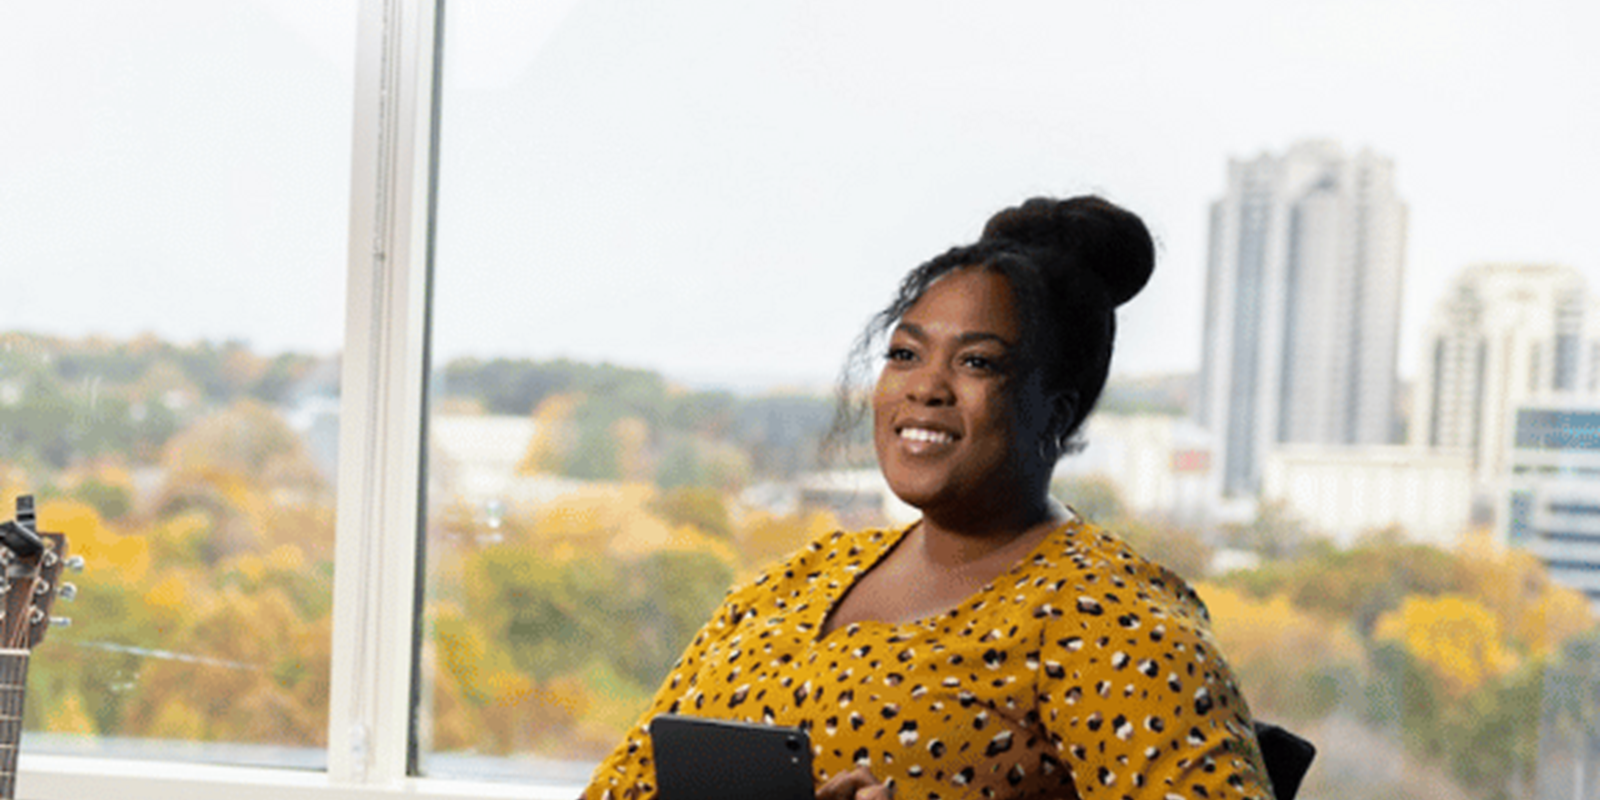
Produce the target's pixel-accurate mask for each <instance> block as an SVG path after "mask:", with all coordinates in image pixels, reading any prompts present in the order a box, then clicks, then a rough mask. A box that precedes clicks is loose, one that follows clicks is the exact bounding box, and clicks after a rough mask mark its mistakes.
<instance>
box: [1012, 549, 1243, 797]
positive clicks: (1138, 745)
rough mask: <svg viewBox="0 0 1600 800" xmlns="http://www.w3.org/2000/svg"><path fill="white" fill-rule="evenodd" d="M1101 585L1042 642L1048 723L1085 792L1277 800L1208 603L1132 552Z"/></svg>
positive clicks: (1112, 562) (1110, 566)
mask: <svg viewBox="0 0 1600 800" xmlns="http://www.w3.org/2000/svg"><path fill="white" fill-rule="evenodd" d="M1103 578H1104V580H1101V581H1098V582H1095V583H1093V584H1089V587H1090V588H1089V589H1088V590H1087V591H1085V592H1084V594H1083V596H1082V599H1081V600H1080V607H1079V608H1078V609H1077V610H1076V611H1077V613H1076V614H1072V613H1068V614H1066V615H1064V616H1063V617H1062V618H1060V619H1059V620H1056V621H1055V623H1054V624H1052V625H1049V626H1046V634H1045V641H1044V642H1042V644H1041V657H1040V664H1039V673H1038V676H1039V705H1040V716H1041V724H1042V725H1043V726H1044V727H1045V729H1046V731H1047V732H1048V735H1049V737H1050V739H1051V741H1052V742H1053V743H1054V744H1055V745H1056V748H1057V750H1058V752H1059V753H1060V754H1061V756H1062V761H1063V763H1064V764H1065V765H1066V766H1067V767H1068V769H1069V771H1070V772H1071V775H1072V780H1073V782H1074V784H1075V786H1076V789H1077V792H1078V794H1079V796H1080V797H1082V798H1083V800H1098V799H1099V798H1106V799H1107V800H1121V799H1122V798H1125V797H1132V798H1136V800H1144V799H1145V798H1151V799H1152V800H1188V799H1189V798H1195V799H1196V800H1199V799H1200V798H1206V799H1207V800H1218V799H1219V798H1238V799H1240V800H1243V799H1244V798H1259V799H1260V800H1272V789H1271V783H1270V780H1269V779H1268V777H1267V772H1266V769H1265V767H1264V766H1263V764H1262V761H1261V752H1260V748H1259V746H1258V744H1257V742H1256V739H1255V733H1254V731H1253V729H1252V726H1251V716H1250V710H1249V707H1248V705H1247V704H1246V702H1245V700H1244V698H1243V696H1242V695H1241V694H1240V692H1239V688H1238V685H1237V683H1236V682H1235V680H1234V676H1233V672H1232V670H1231V669H1230V668H1229V667H1228V665H1227V662H1226V661H1224V660H1223V658H1222V655H1221V653H1219V652H1218V650H1217V647H1216V643H1215V641H1214V640H1213V639H1212V637H1211V633H1210V626H1209V620H1208V617H1207V614H1206V611H1205V607H1204V605H1203V604H1201V603H1200V601H1199V598H1198V597H1196V596H1195V595H1194V593H1193V591H1192V590H1190V589H1189V588H1188V586H1187V585H1186V584H1185V583H1184V582H1183V581H1182V580H1181V579H1180V578H1178V577H1177V576H1176V575H1174V574H1172V573H1171V572H1170V571H1168V570H1165V569H1163V568H1161V567H1159V566H1156V565H1154V564H1151V563H1150V562H1147V561H1145V560H1144V559H1142V558H1139V557H1138V556H1137V555H1133V554H1132V553H1130V552H1127V551H1125V550H1124V551H1122V552H1120V553H1118V554H1113V555H1109V556H1108V561H1107V562H1106V564H1105V572H1104V573H1103Z"/></svg>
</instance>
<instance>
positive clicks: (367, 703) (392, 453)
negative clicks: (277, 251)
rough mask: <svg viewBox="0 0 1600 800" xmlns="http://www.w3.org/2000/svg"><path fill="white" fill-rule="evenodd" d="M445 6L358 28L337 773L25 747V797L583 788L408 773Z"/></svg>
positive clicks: (335, 708) (331, 757)
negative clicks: (438, 57) (437, 108)
mask: <svg viewBox="0 0 1600 800" xmlns="http://www.w3.org/2000/svg"><path fill="white" fill-rule="evenodd" d="M442 6H443V0H361V6H360V17H359V20H358V24H357V31H358V33H357V38H358V41H357V45H356V61H357V63H356V81H355V96H354V115H355V116H354V126H353V127H354V143H353V147H352V150H351V161H352V165H351V188H350V240H349V264H348V272H347V287H348V289H347V292H348V294H347V299H346V306H345V315H346V319H345V339H344V350H343V364H342V370H343V372H342V375H341V384H340V397H341V399H340V412H339V413H340V416H339V420H340V425H339V427H340V431H339V437H340V438H339V496H338V521H337V528H336V531H337V536H336V539H337V541H336V546H335V555H334V587H333V609H334V610H333V626H334V627H333V642H332V653H333V655H332V664H331V682H332V685H331V687H330V697H329V706H328V769H327V770H326V771H316V770H294V769H287V768H285V769H273V768H260V767H228V766H217V765H209V764H195V763H190V762H167V761H134V760H116V759H105V758H92V757H84V756H66V755H42V754H29V753H27V752H24V753H22V754H21V756H20V757H19V764H18V780H17V783H18V789H19V794H20V795H21V796H22V797H25V798H28V800H81V798H84V797H117V798H127V800H191V799H193V800H199V799H200V798H221V797H227V798H236V799H237V800H255V799H256V798H261V800H266V799H267V798H272V799H273V800H277V799H278V798H281V797H283V796H284V795H285V793H289V794H293V795H294V796H296V797H300V798H308V800H323V799H326V800H335V799H337V800H356V799H358V798H382V797H393V796H396V795H411V796H418V797H429V798H441V799H442V800H449V799H451V798H460V800H474V799H476V798H501V797H506V798H510V797H516V798H530V799H531V800H543V799H544V798H551V799H552V800H554V798H562V800H566V798H571V797H573V796H575V795H576V794H577V793H578V791H579V790H580V788H581V787H578V786H574V785H562V784H537V783H515V784H507V783H486V782H485V783H479V782H468V781H458V780H442V779H429V778H416V777H412V776H411V775H409V774H408V769H409V768H408V761H409V758H408V753H409V748H410V746H411V744H410V737H411V727H412V726H411V720H412V714H413V713H414V709H413V705H412V700H411V694H412V683H413V674H412V671H413V666H412V665H413V664H414V663H415V659H416V655H415V652H414V651H415V645H416V642H415V638H416V637H415V631H416V630H417V625H418V619H417V613H418V601H417V591H418V580H417V576H418V569H419V564H418V558H419V556H420V552H421V551H420V549H419V547H418V542H419V540H420V531H419V520H421V519H422V512H423V508H422V503H423V497H422V493H421V488H420V487H421V486H422V482H421V477H422V475H421V471H422V465H421V452H422V425H423V414H424V413H425V411H426V409H425V408H424V407H423V402H424V396H423V389H424V385H425V379H426V366H427V363H426V349H427V346H428V343H427V291H428V270H429V267H430V265H429V258H430V253H431V248H430V242H429V237H430V235H431V224H430V221H431V207H430V206H431V198H432V196H433V193H432V181H433V178H434V174H435V173H434V165H435V163H436V154H435V146H434V143H435V139H434V131H435V130H436V128H435V92H436V87H437V86H438V82H437V80H436V78H437V69H436V61H435V54H436V49H437V41H438V32H439V15H440V14H441V13H442ZM23 741H24V744H26V737H24V739H23Z"/></svg>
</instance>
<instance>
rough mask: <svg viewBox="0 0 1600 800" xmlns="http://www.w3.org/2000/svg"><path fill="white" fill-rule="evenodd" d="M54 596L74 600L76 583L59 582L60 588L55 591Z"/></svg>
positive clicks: (76, 595) (76, 592) (76, 588)
mask: <svg viewBox="0 0 1600 800" xmlns="http://www.w3.org/2000/svg"><path fill="white" fill-rule="evenodd" d="M56 596H57V597H60V598H61V599H62V600H76V599H77V597H78V585H77V584H74V583H63V584H61V588H60V589H58V590H57V591H56Z"/></svg>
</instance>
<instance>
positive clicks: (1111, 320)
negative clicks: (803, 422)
mask: <svg viewBox="0 0 1600 800" xmlns="http://www.w3.org/2000/svg"><path fill="white" fill-rule="evenodd" d="M963 268H976V269H986V270H992V271H994V272H997V273H999V274H1001V275H1004V276H1005V277H1006V278H1007V280H1008V281H1009V282H1010V284H1011V289H1012V292H1013V293H1014V295H1015V305H1016V309H1017V313H1018V315H1019V317H1020V319H1019V320H1018V321H1019V323H1020V327H1021V328H1022V331H1023V339H1024V341H1023V345H1022V349H1023V354H1024V357H1025V358H1026V360H1027V362H1028V363H1029V364H1031V365H1032V366H1033V367H1034V368H1036V369H1038V370H1040V372H1041V377H1042V379H1043V385H1044V390H1045V393H1046V395H1047V396H1049V397H1051V398H1053V399H1058V400H1061V401H1064V405H1065V406H1066V407H1067V408H1068V410H1067V413H1066V414H1065V416H1064V418H1059V419H1056V420H1054V421H1053V424H1052V429H1051V431H1050V433H1049V437H1048V441H1046V442H1042V443H1041V446H1042V447H1046V446H1047V447H1049V448H1053V453H1054V454H1055V456H1056V457H1059V456H1060V455H1062V454H1064V453H1066V452H1069V451H1070V450H1072V449H1075V448H1074V446H1073V443H1074V437H1075V436H1076V434H1077V433H1078V431H1079V429H1081V428H1082V427H1083V421H1084V420H1085V419H1086V418H1088V416H1089V412H1090V410H1092V409H1093V408H1094V405H1095V401H1096V400H1098V399H1099V397H1100V391H1101V390H1102V389H1103V388H1104V387H1105V383H1106V374H1107V372H1108V371H1109V370H1110V367H1111V348H1112V341H1113V339H1114V338H1115V337H1116V308H1117V306H1119V305H1121V304H1123V303H1125V302H1127V301H1128V300H1129V299H1131V298H1132V297H1133V296H1134V295H1136V294H1138V293H1139V290H1140V289H1143V288H1144V285H1145V283H1146V282H1147V281H1149V280H1150V273H1151V271H1152V270H1153V269H1154V268H1155V244H1154V242H1153V241H1152V240H1151V238H1150V231H1149V230H1148V229H1147V228H1145V225H1144V222H1143V221H1141V220H1140V219H1139V217H1138V216H1136V215H1134V214H1133V213H1131V212H1129V211H1127V210H1125V209H1123V208H1121V207H1119V206H1117V205H1115V204H1113V203H1111V202H1109V201H1107V200H1104V199H1102V198H1100V197H1096V196H1093V195H1084V196H1081V197H1073V198H1070V199H1067V200H1056V199H1052V198H1046V197H1035V198H1033V199H1031V200H1028V201H1027V202H1024V203H1023V204H1022V205H1020V206H1016V207H1013V208H1008V209H1005V210H1003V211H1001V212H999V213H997V214H995V215H994V216H993V217H990V218H989V222H988V224H986V225H985V226H984V228H983V236H982V237H980V238H979V239H978V241H976V242H974V243H972V244H969V245H964V246H961V247H955V248H951V249H950V250H948V251H946V252H945V253H944V254H942V255H940V256H937V257H935V258H934V259H932V260H930V261H928V262H927V263H924V264H923V265H922V266H919V267H917V268H916V269H914V270H912V271H911V272H910V273H909V274H907V275H906V276H905V278H904V279H902V280H901V282H900V290H899V292H898V293H897V294H896V295H895V298H894V300H893V302H891V303H890V304H889V305H888V306H887V307H885V308H884V309H883V310H882V311H879V312H878V313H877V314H876V315H875V316H874V317H873V318H872V320H871V322H869V323H868V325H867V327H866V329H865V330H863V331H862V333H861V335H860V336H859V337H858V338H857V339H856V343H855V346H854V347H853V348H852V349H851V353H850V358H849V360H848V361H847V362H846V365H845V369H844V372H843V374H842V375H841V378H840V381H839V389H838V391H839V396H838V409H837V411H836V413H835V416H834V424H833V429H832V431H831V432H830V433H829V435H828V439H827V442H826V447H827V448H829V449H833V448H837V447H839V446H842V445H843V444H844V443H845V441H846V440H847V439H848V438H849V436H850V432H851V431H852V430H854V429H855V428H856V426H857V424H858V423H860V421H861V420H862V419H863V418H864V417H865V416H866V415H867V410H868V409H867V405H868V400H867V393H866V392H865V391H863V390H862V387H863V386H865V384H866V383H867V380H868V379H869V377H870V374H871V372H872V365H873V364H874V362H875V360H876V358H877V356H878V355H879V352H878V351H879V350H881V349H882V343H883V340H884V338H885V337H886V336H887V335H888V334H889V333H890V332H892V331H893V330H894V327H895V326H896V325H897V324H899V322H900V319H901V318H902V317H904V316H905V314H906V312H908V311H910V310H911V307H912V306H914V305H916V303H917V301H918V300H921V299H922V295H923V293H924V292H926V291H927V290H928V287H929V286H932V285H933V284H934V282H935V281H937V280H939V279H940V278H942V277H944V276H945V275H948V274H950V273H951V272H953V271H955V270H958V269H963ZM1061 405H1062V404H1061V403H1058V404H1057V407H1061Z"/></svg>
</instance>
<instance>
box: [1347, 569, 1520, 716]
mask: <svg viewBox="0 0 1600 800" xmlns="http://www.w3.org/2000/svg"><path fill="white" fill-rule="evenodd" d="M1375 634H1376V637H1377V638H1378V639H1380V640H1390V641H1396V642H1399V643H1400V645H1401V646H1403V647H1404V648H1405V649H1406V652H1408V653H1410V654H1411V656H1412V657H1413V658H1415V659H1416V660H1417V661H1418V662H1420V663H1421V664H1422V665H1423V666H1424V667H1425V668H1426V669H1427V670H1428V671H1429V672H1430V673H1431V674H1432V675H1433V676H1434V678H1435V679H1437V680H1438V681H1439V682H1440V684H1441V685H1443V686H1444V688H1445V691H1446V692H1447V693H1448V694H1449V695H1450V696H1451V697H1456V698H1460V697H1463V696H1465V695H1467V694H1469V693H1471V692H1472V691H1473V690H1475V689H1477V688H1478V687H1479V686H1482V685H1483V684H1484V683H1485V682H1486V681H1488V680H1491V679H1494V678H1498V677H1500V676H1503V675H1505V674H1506V673H1508V672H1510V671H1511V670H1513V669H1515V668H1516V665H1517V658H1516V655H1515V654H1514V653H1513V652H1512V651H1511V650H1509V649H1508V648H1506V646H1505V644H1504V642H1503V641H1502V639H1501V629H1500V621H1499V620H1498V619H1497V618H1496V617H1495V615H1494V614H1493V613H1492V612H1491V611H1489V609H1487V608H1485V607H1484V606H1483V604H1482V603H1479V602H1478V601H1477V600H1475V599H1473V598H1470V597H1463V596H1461V595H1455V594H1447V595H1440V596H1438V597H1417V596H1411V597H1407V598H1406V599H1405V601H1404V602H1402V603H1401V604H1400V607H1399V608H1398V609H1395V610H1394V611H1390V612H1389V613H1387V614H1384V615H1383V616H1382V617H1379V618H1378V625H1377V629H1376V631H1375Z"/></svg>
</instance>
